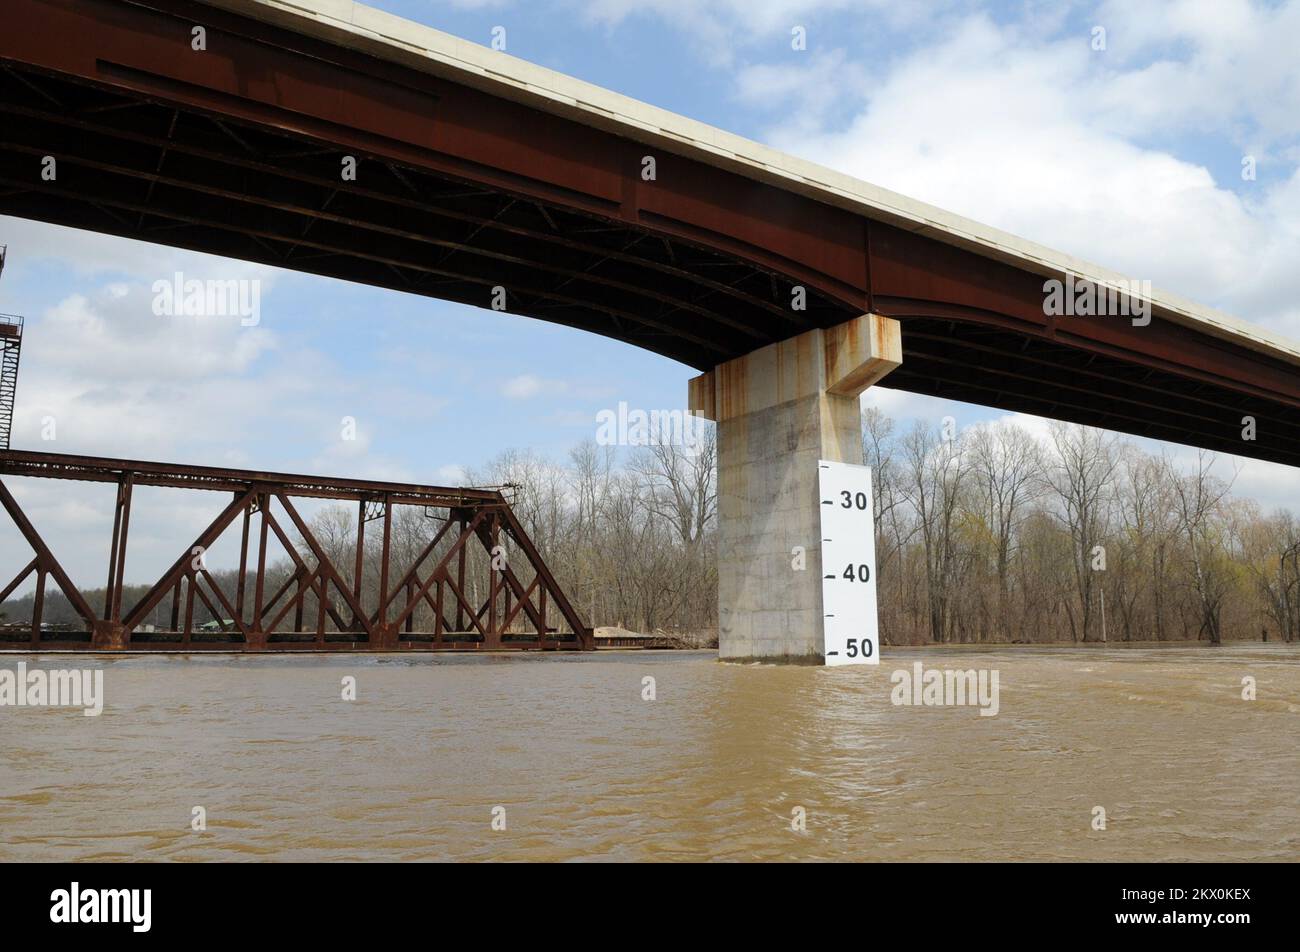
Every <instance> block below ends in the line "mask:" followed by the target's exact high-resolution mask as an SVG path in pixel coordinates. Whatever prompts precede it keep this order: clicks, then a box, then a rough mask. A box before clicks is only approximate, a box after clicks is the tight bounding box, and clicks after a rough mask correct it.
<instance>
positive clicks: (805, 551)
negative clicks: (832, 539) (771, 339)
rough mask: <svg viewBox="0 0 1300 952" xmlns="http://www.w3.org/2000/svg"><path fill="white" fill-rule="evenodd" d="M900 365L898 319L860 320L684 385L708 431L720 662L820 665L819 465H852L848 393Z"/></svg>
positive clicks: (856, 427) (854, 395)
mask: <svg viewBox="0 0 1300 952" xmlns="http://www.w3.org/2000/svg"><path fill="white" fill-rule="evenodd" d="M902 360H903V350H902V337H901V333H900V329H899V324H898V322H897V321H895V320H893V319H891V318H887V317H881V316H880V315H877V314H864V315H862V316H860V317H857V318H854V319H853V320H851V321H846V322H845V323H843V324H839V325H836V326H835V327H831V328H827V329H824V330H823V329H817V330H812V331H808V332H806V333H804V334H800V335H799V336H798V337H792V338H790V339H789V340H784V341H778V342H777V343H775V344H769V345H768V346H766V347H763V348H760V349H759V350H756V351H753V352H752V353H749V354H746V355H745V356H743V357H738V358H736V359H735V360H729V361H727V362H726V363H723V364H719V365H718V366H717V367H715V368H713V370H711V371H708V372H707V373H704V374H701V375H700V376H698V377H696V378H694V379H692V380H691V381H690V409H691V411H692V412H693V413H695V414H697V415H699V416H703V417H706V418H708V419H711V420H714V421H715V422H716V423H717V424H718V654H719V657H721V658H724V659H727V660H745V659H755V660H759V659H761V660H765V661H778V662H785V663H820V662H821V661H822V655H823V651H824V645H823V639H822V618H821V615H822V606H821V602H822V594H821V592H822V571H821V546H820V542H821V537H820V520H821V509H820V503H821V500H820V499H819V498H818V491H817V481H818V470H817V461H818V460H819V459H824V460H834V461H839V462H847V463H858V464H861V463H862V424H861V417H860V410H859V403H858V397H859V396H860V395H861V394H862V392H863V391H864V390H866V389H867V387H869V386H871V385H872V384H874V383H876V382H878V381H879V380H880V379H881V378H883V377H884V376H885V375H886V374H888V373H889V372H890V371H891V370H893V369H894V368H895V367H897V366H899V364H901V363H902ZM801 558H802V564H803V568H802V569H800V568H796V566H797V565H798V564H800V559H801Z"/></svg>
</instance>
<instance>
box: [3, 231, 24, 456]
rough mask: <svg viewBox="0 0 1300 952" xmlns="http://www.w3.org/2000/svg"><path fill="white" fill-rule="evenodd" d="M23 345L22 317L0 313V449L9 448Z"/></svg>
mask: <svg viewBox="0 0 1300 952" xmlns="http://www.w3.org/2000/svg"><path fill="white" fill-rule="evenodd" d="M5 250H6V249H5V247H4V246H2V245H0V275H3V274H4V270H5ZM22 347H23V319H22V318H21V317H16V316H14V315H12V314H0V449H6V450H7V449H9V432H10V430H11V429H12V427H13V422H14V394H15V392H16V391H17V389H18V355H19V353H20V352H21V351H22Z"/></svg>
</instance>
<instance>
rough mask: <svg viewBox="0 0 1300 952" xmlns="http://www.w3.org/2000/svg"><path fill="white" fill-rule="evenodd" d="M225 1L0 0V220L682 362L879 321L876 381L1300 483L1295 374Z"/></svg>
mask: <svg viewBox="0 0 1300 952" xmlns="http://www.w3.org/2000/svg"><path fill="white" fill-rule="evenodd" d="M234 5H235V4H232V3H229V2H224V0H223V2H221V3H217V4H215V5H214V4H212V3H204V2H201V0H5V4H4V11H3V15H2V16H3V24H4V29H3V30H0V214H9V215H15V216H20V217H26V218H33V219H38V220H43V221H50V222H55V223H59V224H64V225H70V226H74V227H78V228H86V229H91V230H95V231H100V232H105V233H109V234H115V235H122V236H127V237H132V238H136V239H140V240H144V241H151V242H157V243H162V244H167V245H173V246H176V247H184V248H192V249H196V250H200V251H204V252H208V253H212V254H218V255H223V256H227V257H234V258H241V259H245V260H251V261H258V262H263V263H266V264H270V265H274V266H276V267H281V268H292V269H296V270H300V271H304V272H309V273H314V274H321V275H328V276H331V277H336V278H342V279H347V280H352V281H358V282H363V283H367V284H372V285H376V286H382V287H387V288H393V289H397V290H401V291H405V292H409V293H415V294H422V295H427V296H431V297H438V298H444V299H448V300H453V301H460V302H464V303H469V304H475V305H479V306H487V304H488V302H489V297H490V293H491V290H492V288H494V287H497V286H501V287H505V288H506V289H507V290H508V293H509V298H508V308H509V310H510V311H511V312H513V313H518V314H523V315H527V316H530V317H535V318H539V319H542V320H548V321H553V322H556V323H562V324H565V325H568V326H571V327H575V328H580V329H583V330H588V331H591V332H593V333H597V334H603V335H606V336H609V337H613V338H617V339H619V340H624V341H627V342H629V343H631V344H634V345H636V346H639V347H643V348H646V349H649V350H652V351H654V352H656V353H660V354H663V355H665V356H668V357H671V358H673V359H675V360H679V361H681V362H683V363H685V364H688V365H690V366H692V367H695V368H698V369H709V368H712V367H714V366H716V365H717V364H719V363H722V362H724V361H726V360H729V359H732V358H734V357H738V356H740V355H742V354H745V353H749V352H751V351H753V350H755V349H757V348H758V347H761V346H763V345H765V344H768V343H771V342H773V341H776V340H783V339H786V338H789V337H792V336H795V335H797V334H799V333H802V332H804V331H806V330H809V329H811V328H814V327H830V326H833V325H835V324H838V323H841V322H843V321H845V320H847V319H849V318H852V317H855V316H857V315H858V314H861V313H863V312H868V311H869V312H874V313H878V314H882V315H885V316H889V317H893V318H896V319H898V320H899V321H900V322H901V324H902V339H903V363H902V366H901V367H899V368H898V369H897V370H895V371H894V372H893V373H892V374H891V375H890V376H889V377H888V378H887V380H886V381H885V382H884V384H883V385H886V386H889V387H891V388H897V389H902V390H907V391H911V392H915V393H923V394H929V395H934V396H940V397H946V398H949V399H955V400H962V401H967V402H972V403H978V404H983V405H987V406H994V407H999V408H1002V409H1006V410H1013V411H1022V412H1027V413H1034V414H1038V415H1041V416H1047V417H1053V418H1057V419H1063V420H1069V421H1073V422H1077V423H1084V424H1090V425H1095V426H1101V427H1105V428H1108V429H1113V430H1118V431H1121V432H1126V433H1132V434H1136V435H1140V436H1147V437H1152V438H1156V439H1163V440H1170V441H1174V442H1179V443H1185V444H1190V445H1196V446H1203V447H1206V448H1209V449H1213V450H1218V451H1222V452H1228V453H1234V454H1239V455H1244V456H1252V457H1256V458H1259V459H1266V460H1272V461H1276V462H1283V463H1290V464H1292V465H1300V374H1297V372H1296V368H1295V366H1294V365H1293V364H1291V363H1289V362H1287V361H1285V360H1283V359H1281V358H1279V357H1278V356H1276V355H1273V354H1268V353H1263V352H1261V351H1260V350H1258V349H1252V348H1251V347H1250V346H1248V344H1247V342H1246V341H1243V340H1241V339H1239V338H1237V339H1230V338H1232V335H1231V334H1224V333H1215V332H1214V331H1213V329H1212V328H1209V327H1206V326H1193V325H1192V324H1189V323H1187V322H1185V321H1180V320H1177V319H1175V318H1174V317H1173V316H1171V315H1170V314H1168V313H1162V311H1161V309H1160V308H1159V307H1157V308H1155V313H1154V316H1153V317H1154V319H1153V320H1152V321H1151V323H1150V324H1149V325H1147V326H1140V327H1139V326H1133V325H1131V324H1130V322H1128V321H1126V320H1122V319H1114V318H1110V319H1081V318H1069V319H1058V318H1055V317H1052V316H1048V315H1046V314H1045V313H1044V308H1043V289H1042V282H1043V276H1044V275H1043V273H1042V272H1039V271H1035V270H1032V269H1031V268H1030V267H1028V266H1027V265H1026V264H1025V263H1024V262H1020V263H1017V262H1012V261H1007V260H998V259H995V258H991V257H988V256H986V255H982V254H978V253H976V252H975V251H973V250H971V249H970V248H967V247H959V246H958V245H957V244H955V243H953V242H947V241H943V240H939V239H938V238H936V237H934V236H933V235H930V234H922V233H919V232H918V231H916V230H915V229H914V228H910V227H908V226H907V225H906V224H905V223H903V222H901V221H894V220H888V218H887V216H884V217H882V216H878V215H867V214H864V213H861V212H859V211H855V210H853V209H851V208H846V207H843V206H841V205H836V204H831V203H829V202H827V201H823V200H819V199H818V198H817V197H815V196H814V195H813V194H811V192H812V191H814V190H813V189H811V188H810V189H806V190H804V191H798V190H792V189H791V188H788V187H780V186H778V185H777V184H774V183H773V182H771V181H766V180H762V179H761V178H760V177H759V176H757V175H756V174H747V173H745V172H743V171H741V170H738V169H737V168H734V167H725V164H722V163H708V162H704V161H701V160H699V159H698V158H695V157H691V156H688V155H684V154H674V153H672V151H671V149H668V150H664V149H658V150H657V153H658V174H657V178H656V180H655V181H645V180H643V179H642V177H641V175H640V172H641V158H642V156H643V155H644V154H645V153H646V151H647V149H648V146H647V145H646V143H645V142H643V141H639V140H638V139H636V138H633V137H632V136H631V135H630V134H623V133H620V132H618V131H615V130H612V129H608V128H597V127H596V126H594V125H591V124H586V123H583V122H579V121H576V120H575V118H573V117H572V116H565V115H560V114H558V113H557V112H555V111H554V110H548V109H545V108H543V107H542V106H541V105H539V104H536V103H530V102H529V101H525V99H526V97H523V98H521V97H518V96H516V97H514V98H506V97H505V96H502V95H497V94H494V93H493V91H492V90H491V89H490V88H488V86H489V85H490V84H479V86H477V87H476V86H471V85H467V84H466V83H465V82H461V81H458V80H457V78H456V77H455V76H453V75H451V74H450V73H448V72H447V71H446V70H442V71H440V70H439V67H438V65H437V64H436V63H424V64H423V65H421V66H420V67H419V68H416V66H414V65H410V64H407V63H402V62H398V61H397V60H396V59H394V58H391V57H384V56H380V55H372V53H371V52H368V51H366V50H363V49H360V48H357V46H356V44H355V43H345V42H343V41H342V40H339V39H338V38H337V37H332V36H331V35H328V34H327V33H325V32H319V31H318V35H308V33H307V32H305V31H304V30H300V29H291V28H289V27H287V26H286V25H285V24H284V23H283V22H270V21H269V20H266V19H259V18H256V17H254V16H252V15H244V13H241V12H237V11H235V10H231V9H224V8H223V7H226V6H234ZM243 9H244V10H245V12H249V11H251V10H252V9H253V8H252V6H251V5H246V6H245V8H243ZM196 24H198V25H202V26H203V27H204V29H205V30H206V31H207V49H206V50H205V51H204V52H203V53H202V54H196V53H195V52H194V51H193V50H191V48H190V45H189V44H190V37H191V30H192V29H193V27H194V26H195V25H196ZM345 155H348V156H353V157H356V158H357V159H358V160H359V162H360V170H361V172H360V174H359V175H358V177H357V179H356V180H355V181H341V180H340V175H339V163H340V158H341V157H342V156H345ZM45 156H51V157H53V158H55V159H57V161H58V163H59V168H60V169H61V170H62V171H61V173H60V175H59V177H58V180H57V181H53V182H47V181H44V180H42V179H41V177H40V175H39V170H40V168H41V160H42V159H43V157H45ZM796 285H798V286H802V287H804V288H806V289H807V292H808V297H807V308H806V310H803V311H795V310H791V308H790V307H789V306H788V305H789V301H790V296H791V291H792V289H793V288H794V287H795V286H796ZM1245 416H1251V417H1254V418H1255V420H1256V421H1257V427H1256V430H1257V437H1256V439H1255V440H1253V441H1248V442H1246V441H1243V440H1242V439H1241V428H1242V420H1243V417H1245Z"/></svg>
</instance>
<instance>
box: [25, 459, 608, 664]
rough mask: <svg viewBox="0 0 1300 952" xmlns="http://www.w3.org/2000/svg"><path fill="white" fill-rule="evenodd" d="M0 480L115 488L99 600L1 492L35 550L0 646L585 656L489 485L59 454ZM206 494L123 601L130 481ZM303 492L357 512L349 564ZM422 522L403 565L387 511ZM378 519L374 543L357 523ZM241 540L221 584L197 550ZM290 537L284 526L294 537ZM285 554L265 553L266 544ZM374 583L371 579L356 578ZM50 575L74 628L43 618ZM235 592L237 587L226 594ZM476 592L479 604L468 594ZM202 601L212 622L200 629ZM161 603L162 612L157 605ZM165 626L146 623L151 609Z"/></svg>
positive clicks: (574, 617) (574, 620) (583, 640)
mask: <svg viewBox="0 0 1300 952" xmlns="http://www.w3.org/2000/svg"><path fill="white" fill-rule="evenodd" d="M0 475H3V476H31V477H40V478H45V479H64V480H80V481H89V482H98V483H110V484H112V485H114V486H115V487H116V502H115V507H114V518H113V530H112V537H111V539H110V540H108V542H109V545H108V567H107V584H106V586H105V597H104V601H103V605H102V606H95V605H92V604H90V602H88V601H87V599H86V598H85V597H84V596H83V595H82V594H81V592H80V591H79V590H78V589H77V587H76V586H75V585H74V584H73V583H72V580H71V579H70V578H69V576H68V573H67V572H66V571H65V569H64V568H63V565H62V564H61V563H60V561H59V559H58V557H57V556H56V554H55V553H54V552H53V551H52V550H51V548H50V547H49V545H47V544H46V542H45V540H44V538H43V537H42V536H41V533H40V532H39V530H38V529H37V527H36V526H35V525H34V524H33V523H32V521H31V519H29V518H28V516H27V514H26V513H25V512H24V511H23V508H22V506H20V505H19V503H18V500H17V499H16V498H15V497H14V495H13V493H12V492H10V490H9V487H8V486H6V485H5V483H4V482H3V481H0V505H3V507H4V509H5V511H6V512H7V513H8V514H9V517H10V518H11V519H12V520H13V523H14V525H15V526H16V527H17V529H18V532H19V533H20V534H21V535H22V537H23V538H24V539H25V540H26V541H27V544H28V545H29V546H30V547H31V550H32V559H31V561H30V562H28V563H27V564H26V566H25V567H23V568H22V569H21V570H20V571H19V572H18V574H17V575H16V576H15V577H14V578H13V579H12V580H11V581H10V582H9V584H8V585H6V586H5V588H4V589H3V590H0V602H3V601H4V600H5V599H7V598H9V596H10V595H11V594H12V593H13V592H14V591H16V590H17V588H18V587H19V586H20V585H22V584H23V583H24V582H26V581H27V580H28V579H29V578H31V577H32V576H33V575H35V578H36V590H35V597H34V608H33V613H32V620H31V624H30V626H24V630H23V631H21V632H15V631H13V630H12V629H13V628H14V627H15V626H10V629H11V630H10V631H8V632H7V635H6V636H5V637H6V638H7V640H6V641H2V642H0V648H16V649H23V650H29V651H31V650H51V649H53V650H78V649H84V650H131V651H145V650H155V651H156V650H163V651H168V650H170V651H198V650H216V651H266V650H277V651H290V650H308V651H324V650H343V651H365V650H372V651H420V650H425V651H428V650H480V649H503V648H519V649H538V650H562V649H569V650H590V649H591V648H593V647H594V642H593V639H592V630H591V629H590V628H588V627H587V626H586V625H585V624H584V622H583V621H582V619H581V618H579V617H578V614H577V612H576V611H575V610H574V608H573V606H572V604H571V603H570V602H569V600H568V598H566V597H565V595H564V592H563V591H562V590H561V589H560V586H559V585H558V583H557V582H556V580H555V577H554V576H553V575H552V574H551V572H550V570H549V569H548V568H547V567H546V564H545V562H544V561H543V560H542V557H541V555H540V554H539V552H538V551H537V548H536V546H535V545H534V544H533V542H532V540H531V539H530V538H529V536H528V533H527V532H526V531H525V530H524V527H523V526H522V525H521V524H520V522H519V520H518V518H517V517H516V515H515V513H514V511H513V510H512V509H511V507H510V504H509V501H508V500H507V498H506V496H505V495H504V494H503V492H501V491H500V490H495V489H453V488H446V487H440V486H419V485H408V484H403V483H386V482H369V481H360V480H340V479H328V478H323V477H318V476H296V475H288V474H284V473H261V472H250V471H244V470H234V469H220V468H213V467H207V466H177V465H167V464H162V463H148V462H140V461H135V460H118V459H100V458H94V457H86V456H68V455H61V454H54V453H30V452H18V451H5V452H0ZM141 486H155V487H168V488H173V489H190V490H206V491H208V492H213V493H220V494H224V495H228V496H229V501H228V502H227V503H226V504H225V506H224V507H223V508H222V509H221V511H220V512H219V513H218V514H217V515H216V516H215V517H214V518H213V519H212V520H211V521H210V522H209V523H208V525H207V526H206V527H205V528H204V529H203V530H202V531H201V532H199V533H198V534H197V535H195V537H194V538H193V539H192V540H189V541H188V544H186V545H184V546H183V547H182V548H179V549H178V552H177V556H176V559H175V561H173V562H172V564H171V566H170V567H169V568H168V569H167V571H166V572H164V573H163V575H162V576H161V577H160V578H159V579H157V581H156V582H154V583H153V584H152V585H151V586H150V587H149V588H148V590H147V592H145V593H144V594H143V595H142V596H140V597H139V598H138V600H136V601H135V603H134V604H132V605H129V606H128V605H126V604H125V603H124V590H125V588H126V586H125V584H124V581H123V580H124V578H125V574H126V554H127V535H128V531H129V529H130V524H131V514H132V497H133V492H134V490H135V489H136V488H137V487H141ZM302 499H316V500H327V501H330V502H333V503H340V504H352V505H354V506H355V507H356V527H355V531H356V537H355V552H354V558H353V563H352V565H351V566H350V568H351V572H348V570H347V569H348V568H349V567H347V566H344V565H341V564H339V560H338V558H337V556H335V555H332V554H331V553H330V552H329V551H328V550H327V547H326V546H325V545H323V544H322V542H321V541H320V539H319V538H318V536H317V533H316V532H315V531H313V529H312V526H311V524H310V520H309V519H307V518H305V517H304V515H303V513H302V512H301V511H300V508H299V505H298V502H297V501H299V500H302ZM401 507H412V509H413V510H416V511H418V512H419V513H420V515H422V516H423V517H424V518H425V519H427V520H428V531H427V532H426V533H424V537H422V538H421V544H420V545H419V548H418V551H416V553H415V554H414V557H413V558H411V559H410V560H409V562H407V563H406V564H405V565H403V564H400V562H399V559H398V555H397V547H396V546H395V544H394V538H393V536H394V533H393V529H394V513H395V511H396V510H398V509H399V508H401ZM371 523H378V526H377V528H376V530H373V531H377V532H378V537H379V539H378V544H377V545H371V546H370V547H369V548H367V545H366V527H367V525H369V524H371ZM231 530H234V531H236V532H238V534H239V545H240V548H239V553H240V554H239V573H238V576H237V577H236V579H235V580H234V581H233V583H230V582H227V583H226V584H225V585H223V584H222V583H221V582H220V581H219V580H218V578H217V577H216V575H215V574H214V573H213V572H212V571H211V570H209V569H208V567H207V566H206V564H205V560H204V558H203V556H204V554H205V553H206V552H207V551H208V550H209V549H211V547H212V546H213V545H214V544H215V543H217V541H218V540H219V539H220V538H221V537H222V536H223V534H225V533H227V532H228V531H231ZM291 531H292V532H293V533H294V535H291V534H290V532H291ZM276 546H278V552H279V555H280V558H279V560H278V562H277V561H273V560H274V558H275V555H276V552H277V549H276ZM367 577H369V580H370V581H371V582H372V583H374V584H372V585H371V586H369V588H368V587H367V586H366V585H364V584H363V582H364V581H365V580H366V579H367ZM50 582H53V584H54V585H55V586H57V587H58V589H59V590H60V591H62V593H63V595H64V596H65V597H66V598H67V599H68V601H69V603H70V604H71V606H72V608H73V610H74V611H75V613H76V615H77V617H78V620H79V623H78V624H77V625H74V626H59V627H58V628H57V629H56V628H53V627H51V626H46V625H43V623H42V621H43V619H42V616H43V612H44V602H45V594H46V591H47V587H48V585H49V583H50ZM231 589H233V590H231ZM475 592H478V593H480V595H479V597H478V598H475V596H474V593H475ZM199 605H201V606H202V607H203V608H205V609H206V610H207V613H208V614H209V615H210V616H211V618H212V619H213V620H214V621H215V622H216V623H215V625H211V624H210V625H208V626H207V629H206V630H199V629H198V628H197V626H196V625H195V609H196V607H197V606H199ZM160 609H161V612H160V611H159V610H160ZM160 614H161V623H160V624H157V625H154V624H149V625H146V622H147V621H148V620H149V619H150V618H158V617H159V616H160Z"/></svg>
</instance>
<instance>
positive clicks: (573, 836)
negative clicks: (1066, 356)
mask: <svg viewBox="0 0 1300 952" xmlns="http://www.w3.org/2000/svg"><path fill="white" fill-rule="evenodd" d="M885 650H886V656H885V658H884V661H883V663H882V664H881V666H880V667H879V668H867V667H846V668H813V667H774V666H764V665H745V666H738V665H727V664H720V663H718V662H717V661H716V659H715V657H714V655H713V653H710V652H662V653H660V652H638V651H627V652H600V653H597V654H590V655H565V656H556V655H550V656H535V655H512V656H504V655H495V656H486V655H477V656H465V655H460V656H437V657H434V656H428V655H425V656H409V655H407V656H383V657H358V656H351V657H342V656H292V657H291V656H262V657H215V656H200V657H195V656H152V657H139V656H131V657H121V658H113V659H101V658H94V659H87V658H85V657H81V658H77V657H71V656H67V655H63V656H53V655H43V656H26V657H23V656H18V655H0V669H5V668H8V669H11V670H13V669H15V667H16V664H17V662H18V661H20V660H25V661H27V662H28V664H29V665H30V666H32V667H39V668H43V669H51V668H57V667H69V666H74V665H75V666H83V665H84V666H91V667H102V668H103V670H104V676H105V695H106V698H105V707H104V711H103V714H102V715H100V716H99V717H85V716H83V715H82V714H81V713H80V711H74V710H69V709H51V708H30V707H24V708H16V707H0V860H3V861H16V860H163V859H170V860H266V859H279V860H448V859H455V860H574V859H594V860H777V859H800V860H811V859H826V860H1005V859H1010V860H1016V859H1032V860H1238V861H1247V860H1255V861H1260V860H1274V861H1275V860H1289V861H1294V860H1297V859H1300V730H1298V728H1300V646H1297V645H1293V646H1249V645H1246V646H1231V645H1230V646H1227V647H1224V648H1220V649H1217V650H1216V649H1209V648H1199V647H1190V648H1184V647H1178V648H1139V649H1121V648H1106V649H1096V648H1059V649H1021V648H1003V649H999V650H975V649H953V650H942V649H938V650H926V649H901V648H893V649H890V648H887V649H885ZM917 661H920V662H922V663H923V665H924V666H925V667H926V668H953V669H967V668H972V669H986V670H996V671H997V672H998V676H999V677H998V684H999V695H1000V696H999V703H998V714H997V716H994V717H984V716H980V714H979V710H978V708H976V707H971V706H965V707H955V706H954V707H924V706H901V705H895V704H893V703H892V702H891V691H892V689H893V685H892V684H891V680H890V676H891V673H892V672H893V671H894V670H896V669H911V667H912V665H913V664H914V662H917ZM348 676H351V677H355V678H356V683H357V699H356V700H355V701H346V700H343V699H342V697H341V693H342V687H341V682H342V679H343V678H345V677H348ZM646 677H652V678H653V679H654V688H655V694H656V697H655V699H654V700H643V693H644V692H645V687H644V684H645V682H644V680H643V679H645V678H646ZM1246 677H1250V678H1254V679H1255V682H1256V684H1257V689H1256V690H1257V698H1256V699H1255V700H1253V701H1248V700H1243V698H1242V679H1243V678H1246ZM195 807H202V808H203V809H204V810H205V811H206V819H207V829H206V830H205V831H202V832H195V831H194V830H192V829H191V819H192V816H193V810H194V808H195ZM496 807H502V808H504V810H497V811H495V813H494V808H496ZM1095 807H1102V808H1104V810H1105V812H1106V829H1105V830H1097V829H1094V828H1093V825H1094V808H1095ZM798 808H802V812H803V815H804V816H805V817H806V829H803V830H795V829H792V818H793V817H795V816H797V815H798V814H799V809H798ZM494 815H495V816H497V817H502V816H503V817H504V821H505V822H504V825H505V829H504V830H501V829H493V818H494ZM497 825H498V826H499V825H500V822H498V824H497Z"/></svg>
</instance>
